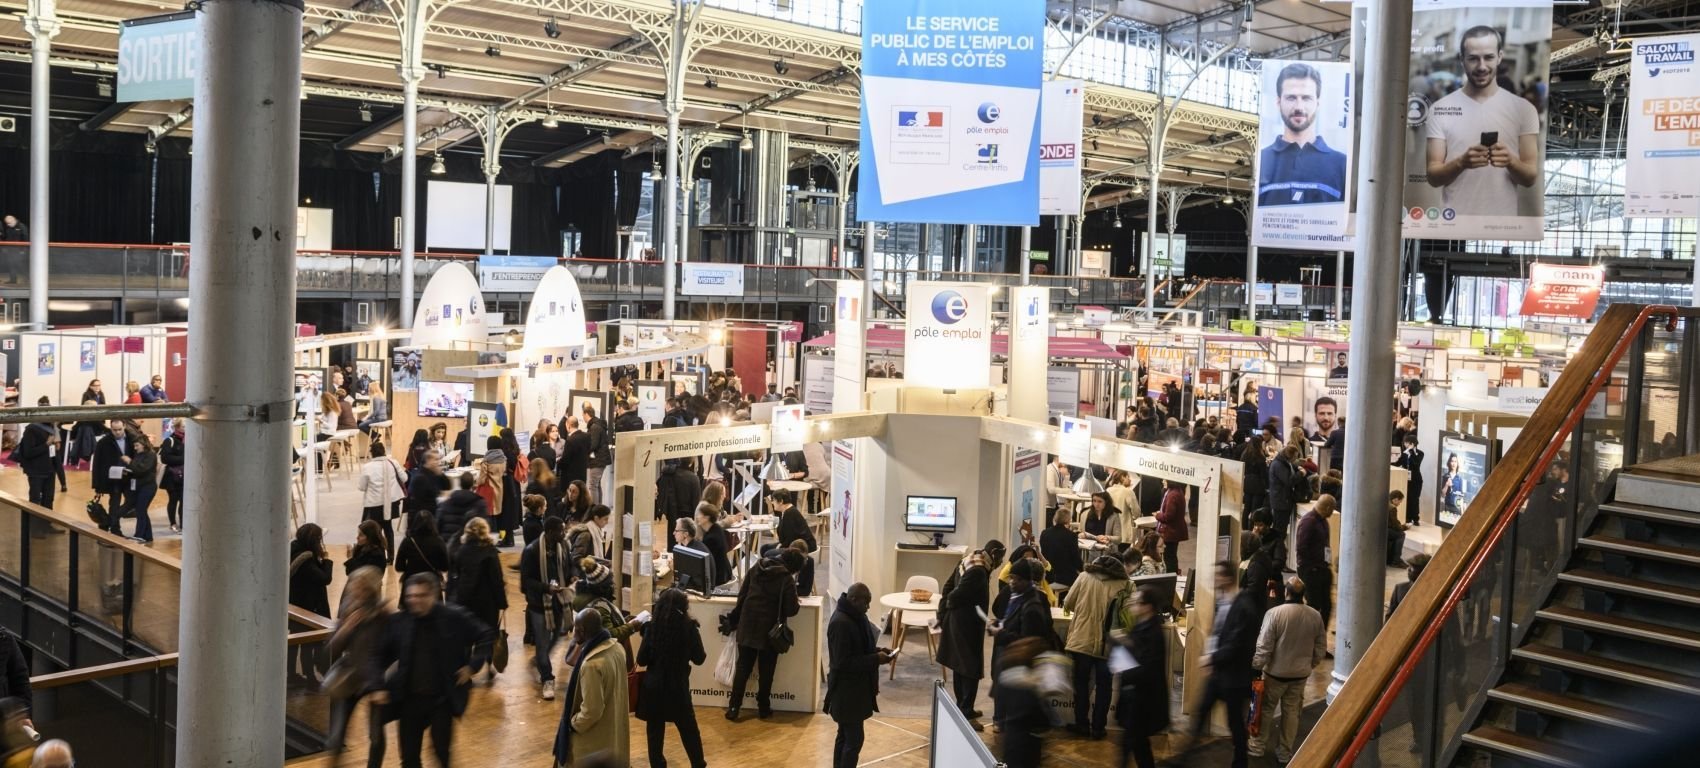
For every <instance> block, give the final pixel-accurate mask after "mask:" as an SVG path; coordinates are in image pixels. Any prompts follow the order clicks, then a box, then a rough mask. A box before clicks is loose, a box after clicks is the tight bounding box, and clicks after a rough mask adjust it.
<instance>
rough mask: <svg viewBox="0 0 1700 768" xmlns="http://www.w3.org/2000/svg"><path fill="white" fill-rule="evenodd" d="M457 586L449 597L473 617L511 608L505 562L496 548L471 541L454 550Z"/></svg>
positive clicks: (454, 582)
mask: <svg viewBox="0 0 1700 768" xmlns="http://www.w3.org/2000/svg"><path fill="white" fill-rule="evenodd" d="M454 576H455V577H454V580H453V581H452V582H450V583H451V584H453V585H454V587H453V589H452V590H451V591H450V598H451V599H453V600H454V602H455V604H456V605H460V606H462V607H464V608H466V610H468V611H470V612H472V615H474V616H490V615H492V614H494V613H496V612H497V611H502V610H506V609H507V607H508V585H507V584H506V583H505V582H504V581H503V579H502V561H501V557H500V556H499V555H497V554H496V548H495V547H494V546H491V545H488V544H469V545H467V546H463V547H461V548H460V549H458V550H456V551H455V555H454Z"/></svg>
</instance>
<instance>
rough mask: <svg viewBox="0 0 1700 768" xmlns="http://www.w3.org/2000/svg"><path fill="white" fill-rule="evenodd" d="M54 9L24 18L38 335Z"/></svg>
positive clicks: (36, 7)
mask: <svg viewBox="0 0 1700 768" xmlns="http://www.w3.org/2000/svg"><path fill="white" fill-rule="evenodd" d="M54 5H55V3H54V0H30V3H29V14H28V15H27V16H25V17H24V28H25V30H26V31H28V32H29V35H30V213H29V221H28V222H27V223H28V225H29V229H30V261H29V270H30V283H29V285H30V324H31V325H33V326H35V329H36V330H38V331H45V330H47V242H48V236H49V235H50V234H51V228H50V226H49V224H50V223H51V221H52V217H51V216H49V215H48V206H49V205H50V204H51V202H52V196H51V195H50V194H49V186H48V185H49V183H50V182H51V178H50V176H49V174H51V173H52V169H51V168H50V167H49V165H50V162H49V160H48V157H49V154H50V152H51V150H52V145H53V135H52V131H53V127H52V123H51V119H52V111H53V107H52V104H51V102H50V101H49V98H48V97H49V96H51V95H52V81H51V75H52V69H51V67H50V66H49V60H50V59H51V57H52V55H53V37H54V36H55V35H57V34H59V18H58V16H56V15H55V13H54V11H55V7H54Z"/></svg>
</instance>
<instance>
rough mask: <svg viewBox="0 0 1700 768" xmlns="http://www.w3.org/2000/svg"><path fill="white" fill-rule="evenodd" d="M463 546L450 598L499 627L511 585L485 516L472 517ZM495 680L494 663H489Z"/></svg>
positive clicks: (456, 557) (458, 553)
mask: <svg viewBox="0 0 1700 768" xmlns="http://www.w3.org/2000/svg"><path fill="white" fill-rule="evenodd" d="M460 541H461V544H460V547H459V548H458V549H456V550H455V553H454V579H453V580H452V581H450V582H449V599H450V600H452V601H453V602H454V603H455V604H456V605H459V606H461V607H463V608H465V609H466V611H467V612H468V613H470V614H472V615H473V617H475V618H477V619H478V620H479V621H482V622H484V624H485V625H486V626H490V627H500V626H501V619H500V616H501V612H502V611H505V610H507V609H508V586H507V584H506V583H505V582H504V581H503V579H502V561H501V556H500V555H498V554H497V553H496V540H495V539H493V538H491V536H490V524H489V523H486V522H484V519H483V518H478V517H475V518H472V519H471V520H468V521H467V523H466V528H465V530H463V531H462V532H461V536H460ZM486 668H487V669H489V670H490V676H489V677H488V678H486V680H494V679H495V677H496V668H495V667H493V666H492V667H486Z"/></svg>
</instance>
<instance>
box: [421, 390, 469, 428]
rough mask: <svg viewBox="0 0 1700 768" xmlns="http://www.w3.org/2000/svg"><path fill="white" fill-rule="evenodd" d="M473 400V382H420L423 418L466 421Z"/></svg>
mask: <svg viewBox="0 0 1700 768" xmlns="http://www.w3.org/2000/svg"><path fill="white" fill-rule="evenodd" d="M471 400H472V383H471V382H461V381H421V382H419V416H420V417H421V418H439V419H444V418H454V419H464V418H466V414H467V407H468V406H467V403H468V402H469V401H471Z"/></svg>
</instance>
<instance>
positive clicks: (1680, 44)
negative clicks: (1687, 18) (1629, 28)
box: [1623, 35, 1700, 219]
mask: <svg viewBox="0 0 1700 768" xmlns="http://www.w3.org/2000/svg"><path fill="white" fill-rule="evenodd" d="M1697 48H1700V35H1672V36H1669V37H1648V38H1640V39H1637V40H1636V41H1635V49H1634V51H1633V53H1632V54H1631V55H1630V58H1629V109H1628V117H1629V137H1628V141H1629V148H1628V152H1627V159H1628V162H1627V168H1626V169H1625V171H1626V174H1627V175H1626V176H1625V179H1624V182H1625V183H1624V185H1623V215H1624V216H1627V217H1631V218H1635V217H1640V218H1657V219H1669V218H1688V217H1691V216H1700V189H1696V187H1695V184H1694V180H1695V178H1697V177H1700V67H1696V66H1695V65H1694V52H1695V50H1696V49H1697Z"/></svg>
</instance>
